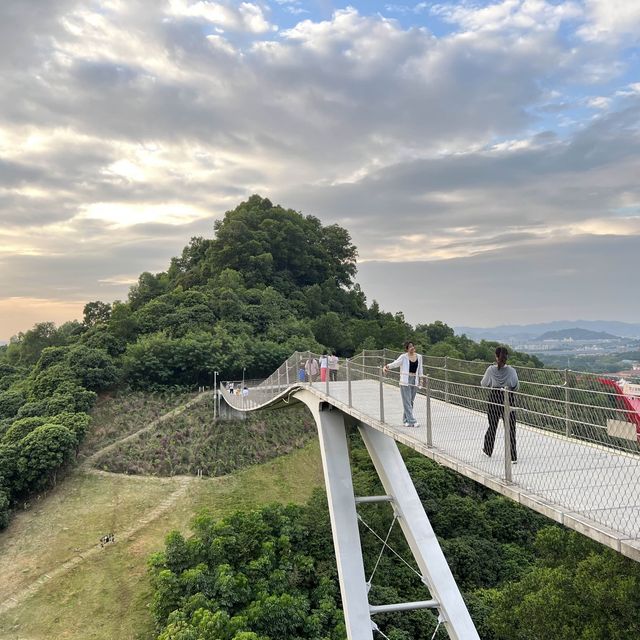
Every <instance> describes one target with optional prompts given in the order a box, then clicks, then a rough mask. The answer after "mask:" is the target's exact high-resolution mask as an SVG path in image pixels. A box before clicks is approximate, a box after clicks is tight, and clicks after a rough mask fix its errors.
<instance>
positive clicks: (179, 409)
mask: <svg viewBox="0 0 640 640" xmlns="http://www.w3.org/2000/svg"><path fill="white" fill-rule="evenodd" d="M209 397H211V392H205V393H201V394H200V395H198V396H196V397H195V398H193V399H192V400H189V402H187V403H185V404H183V405H180V406H179V407H176V408H175V409H173V410H171V411H169V412H168V413H165V414H163V415H161V416H160V417H159V418H156V419H155V420H153V421H152V422H150V423H149V424H148V425H147V426H145V427H142V428H141V429H138V430H137V431H134V432H133V433H130V434H129V435H128V436H124V438H120V439H119V440H116V441H115V442H112V443H111V444H108V445H107V446H106V447H103V448H102V449H100V450H99V451H96V452H95V453H92V454H91V455H90V456H89V457H88V458H86V459H85V460H84V461H83V462H82V464H81V466H82V467H84V468H87V467H91V466H92V465H93V464H95V462H96V461H97V460H98V459H99V458H100V456H102V455H104V454H105V453H107V452H108V451H111V450H112V449H115V448H116V447H119V446H120V445H121V444H123V443H124V442H128V441H129V440H133V439H134V438H137V437H138V436H139V435H140V434H142V433H146V432H147V431H151V429H154V428H155V427H157V426H158V425H159V424H161V423H163V422H165V421H166V420H169V419H170V418H175V417H176V416H179V415H180V414H181V413H183V412H184V411H186V410H187V409H188V408H189V407H192V406H193V405H194V404H198V403H200V402H202V401H203V400H206V399H207V398H209Z"/></svg>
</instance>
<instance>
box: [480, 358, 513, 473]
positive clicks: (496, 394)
mask: <svg viewBox="0 0 640 640" xmlns="http://www.w3.org/2000/svg"><path fill="white" fill-rule="evenodd" d="M508 356H509V351H508V350H507V348H506V347H497V348H496V363H495V364H492V365H490V366H489V367H487V370H486V371H485V372H484V377H483V378H482V381H481V382H480V384H481V385H482V386H483V387H489V388H490V389H491V391H490V392H489V399H488V402H487V417H488V420H489V427H488V429H487V432H486V433H485V436H484V446H483V448H482V451H483V452H484V454H485V455H486V456H489V457H491V455H492V454H493V446H494V444H495V441H496V431H497V429H498V422H500V418H502V421H503V422H504V389H505V388H506V389H508V390H509V404H510V406H511V407H512V408H511V411H510V412H509V440H510V442H511V461H512V462H513V463H516V462H517V461H518V454H517V452H516V412H515V411H514V409H513V404H514V403H513V394H512V393H511V391H516V390H517V389H518V387H519V386H520V382H519V380H518V374H517V373H516V370H515V369H514V368H513V367H511V366H509V365H508V364H507V358H508Z"/></svg>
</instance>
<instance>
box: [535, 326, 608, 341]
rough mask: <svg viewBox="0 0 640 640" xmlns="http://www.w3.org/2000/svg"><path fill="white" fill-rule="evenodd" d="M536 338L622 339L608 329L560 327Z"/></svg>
mask: <svg viewBox="0 0 640 640" xmlns="http://www.w3.org/2000/svg"><path fill="white" fill-rule="evenodd" d="M536 340H620V338H619V337H618V336H614V335H612V334H610V333H607V332H606V331H590V330H589V329H579V328H577V327H575V328H573V329H560V330H558V331H547V332H546V333H543V334H542V335H541V336H539V337H538V338H536Z"/></svg>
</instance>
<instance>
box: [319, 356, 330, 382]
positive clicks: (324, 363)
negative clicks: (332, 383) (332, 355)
mask: <svg viewBox="0 0 640 640" xmlns="http://www.w3.org/2000/svg"><path fill="white" fill-rule="evenodd" d="M327 371H329V354H328V353H327V352H326V351H324V352H323V353H322V355H321V356H320V382H326V381H327Z"/></svg>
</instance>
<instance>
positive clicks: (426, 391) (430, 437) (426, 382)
mask: <svg viewBox="0 0 640 640" xmlns="http://www.w3.org/2000/svg"><path fill="white" fill-rule="evenodd" d="M424 395H425V397H426V400H427V446H428V447H432V446H433V432H432V429H431V388H430V385H429V376H425V378H424Z"/></svg>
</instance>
